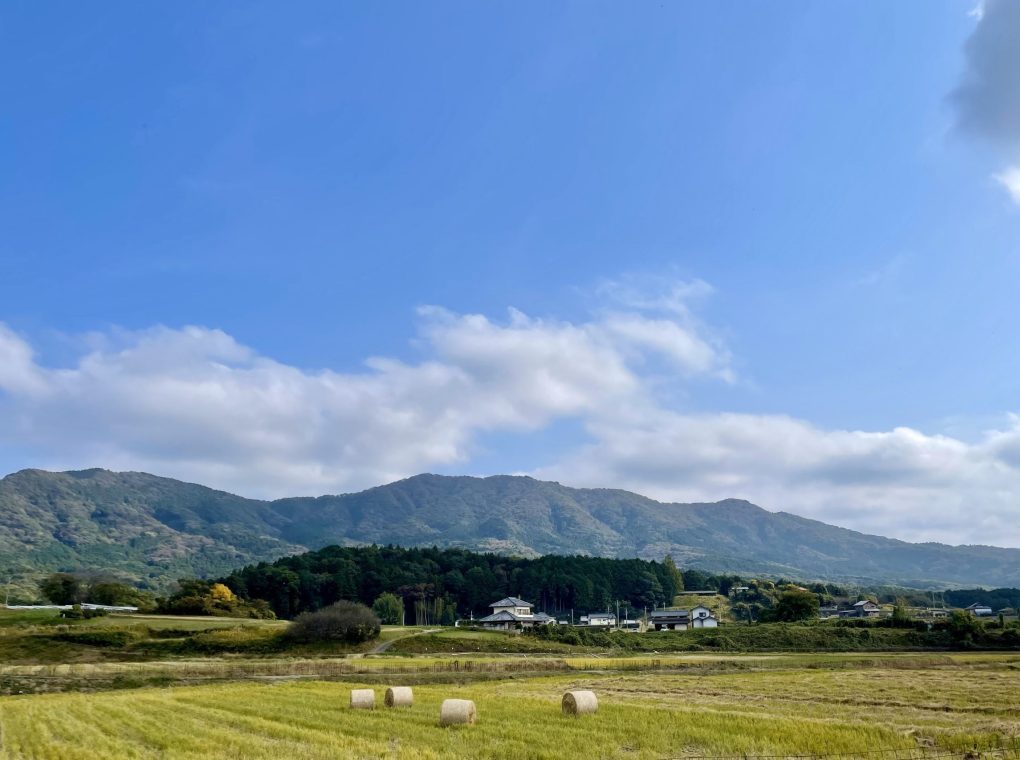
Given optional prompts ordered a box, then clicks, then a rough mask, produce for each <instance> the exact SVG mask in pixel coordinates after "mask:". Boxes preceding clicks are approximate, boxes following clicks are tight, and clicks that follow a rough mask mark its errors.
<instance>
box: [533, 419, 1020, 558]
mask: <svg viewBox="0 0 1020 760" xmlns="http://www.w3.org/2000/svg"><path fill="white" fill-rule="evenodd" d="M590 430H591V433H592V435H593V437H594V439H595V440H594V442H593V443H591V444H590V445H588V446H586V447H584V448H583V449H582V450H581V451H578V452H575V453H574V454H573V455H572V456H571V457H569V458H567V459H566V460H564V461H563V462H561V463H559V464H557V465H555V466H551V467H548V468H544V469H543V470H542V471H540V472H539V473H538V474H539V475H540V476H544V477H550V478H555V479H558V480H561V481H563V482H567V483H573V484H585V485H591V486H609V485H612V486H614V487H620V488H630V489H633V490H638V491H641V492H642V493H646V494H648V495H650V496H653V497H655V498H659V499H662V500H665V501H712V500H717V499H722V498H726V497H742V498H746V499H748V500H750V501H754V502H756V503H758V504H761V505H763V506H766V507H768V508H771V509H781V510H783V511H789V512H793V513H795V514H799V515H802V516H806V517H813V518H815V519H819V520H823V521H826V522H831V523H836V524H840V525H845V526H847V527H852V528H856V529H858V530H863V531H865V532H872V533H879V534H883V535H893V536H898V537H902V538H906V539H909V540H941V541H948V542H951V543H967V542H971V543H988V544H998V545H1002V544H1003V543H1006V544H1010V545H1020V527H1018V526H1017V524H1016V494H1017V493H1020V420H1018V419H1016V418H1011V420H1010V424H1009V425H1008V426H1007V428H1006V429H1005V430H1001V431H993V432H990V433H988V434H986V435H985V437H984V439H983V440H982V441H981V442H979V443H977V444H968V443H964V442H962V441H959V440H956V439H953V438H949V437H946V436H939V435H925V434H923V433H921V432H918V431H916V430H911V429H909V428H896V429H894V430H892V431H889V432H864V431H846V430H823V429H820V428H818V427H816V426H814V425H811V424H810V423H808V422H805V421H803V420H797V419H792V418H790V417H785V416H774V415H753V414H702V415H686V414H679V413H675V412H663V411H662V410H658V411H657V412H656V413H655V414H652V415H647V416H645V417H644V418H643V419H638V418H635V417H631V418H629V419H627V420H618V419H613V418H611V417H607V418H605V419H600V420H598V421H595V422H593V423H592V424H591V425H590Z"/></svg>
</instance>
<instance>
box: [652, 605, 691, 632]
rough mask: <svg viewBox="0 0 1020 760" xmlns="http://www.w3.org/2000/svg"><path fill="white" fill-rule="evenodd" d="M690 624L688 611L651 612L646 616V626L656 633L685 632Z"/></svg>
mask: <svg viewBox="0 0 1020 760" xmlns="http://www.w3.org/2000/svg"><path fill="white" fill-rule="evenodd" d="M690 623H691V611H690V610H652V612H651V613H649V615H648V624H649V625H650V626H651V627H652V628H654V629H655V630H656V631H686V630H687V628H688V626H689V625H690Z"/></svg>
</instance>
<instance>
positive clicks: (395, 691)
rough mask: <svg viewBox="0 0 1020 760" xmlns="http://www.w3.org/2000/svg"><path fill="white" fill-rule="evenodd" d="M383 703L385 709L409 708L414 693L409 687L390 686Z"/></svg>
mask: <svg viewBox="0 0 1020 760" xmlns="http://www.w3.org/2000/svg"><path fill="white" fill-rule="evenodd" d="M383 702H384V703H385V704H386V706H387V707H410V706H411V704H412V703H413V702H414V692H413V691H411V687H410V686H391V687H390V688H388V689H387V690H386V696H385V697H384V698H383Z"/></svg>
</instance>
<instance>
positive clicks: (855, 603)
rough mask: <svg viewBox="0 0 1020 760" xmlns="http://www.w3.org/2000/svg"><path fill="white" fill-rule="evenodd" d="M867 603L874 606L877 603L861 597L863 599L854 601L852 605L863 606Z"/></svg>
mask: <svg viewBox="0 0 1020 760" xmlns="http://www.w3.org/2000/svg"><path fill="white" fill-rule="evenodd" d="M868 604H870V605H872V606H874V607H877V606H878V605H877V604H875V603H874V602H873V601H871V600H870V599H863V600H861V601H859V602H854V607H863V606H865V605H868Z"/></svg>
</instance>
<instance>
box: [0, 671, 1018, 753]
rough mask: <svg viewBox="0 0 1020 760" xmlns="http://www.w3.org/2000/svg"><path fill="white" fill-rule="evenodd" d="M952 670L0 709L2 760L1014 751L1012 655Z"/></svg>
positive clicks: (551, 680)
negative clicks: (570, 708) (446, 723)
mask: <svg viewBox="0 0 1020 760" xmlns="http://www.w3.org/2000/svg"><path fill="white" fill-rule="evenodd" d="M380 659H381V658H380ZM784 659H785V658H784ZM954 660H957V661H955V662H954ZM954 660H949V659H947V660H946V661H944V662H943V663H942V664H939V665H937V666H935V667H932V668H926V667H921V666H920V665H919V663H917V662H915V663H914V665H915V666H914V667H904V666H903V664H904V663H899V665H900V667H895V666H894V667H879V666H876V665H875V664H874V663H871V664H869V666H868V667H866V668H862V669H853V668H847V667H839V668H834V669H826V668H820V667H817V665H818V661H817V658H810V657H805V658H804V664H810V665H811V667H798V666H796V665H793V666H791V665H790V663H785V667H782V668H777V669H765V670H755V671H748V672H744V671H734V672H711V671H705V672H699V671H697V670H695V671H692V672H683V671H677V672H640V671H637V672H626V673H610V672H599V673H594V672H593V673H589V674H586V673H577V672H575V673H568V674H560V675H554V676H540V677H525V678H515V679H512V680H503V681H496V682H492V681H490V682H484V683H472V684H468V685H459V686H458V685H448V684H431V685H416V686H415V704H414V706H413V707H412V708H410V709H408V710H401V711H392V710H376V711H353V710H350V709H349V708H348V707H347V703H348V697H349V693H350V690H351V689H352V688H375V689H377V690H379V692H380V694H381V693H382V691H383V690H384V689H385V686H381V687H380V686H379V685H375V686H371V685H365V684H357V683H331V682H324V681H297V682H293V681H292V682H282V683H251V682H249V683H231V684H216V685H207V686H197V687H195V686H188V687H176V688H162V689H150V688H147V689H137V690H132V691H119V692H106V693H100V694H53V695H36V696H26V697H4V698H0V741H2V744H0V758H3V760H14V758H19V760H20V758H39V759H40V760H51V759H55V758H69V759H73V758H83V759H84V758H97V757H116V758H121V757H123V758H157V757H159V758H169V759H171V760H176V759H178V758H182V759H183V758H196V759H197V758H228V757H231V758H237V757H244V758H274V760H278V759H279V758H327V757H331V758H332V757H344V758H346V757H354V758H357V757H365V758H369V757H371V758H376V757H392V758H412V759H418V758H489V757H493V758H495V757H498V758H509V759H510V760H513V759H514V758H535V759H536V760H542V759H543V758H550V759H551V758H557V759H558V758H564V757H609V758H662V757H678V756H684V755H687V756H695V755H743V754H747V755H779V756H789V755H803V754H832V753H845V754H848V755H867V754H871V753H873V752H874V750H879V749H895V750H908V749H913V748H918V747H935V748H946V749H950V750H956V751H960V752H962V751H963V750H965V749H969V748H971V747H974V746H975V745H977V746H981V747H988V746H994V745H1000V744H1003V743H1007V744H1008V743H1009V742H1011V741H1018V740H1020V704H1018V702H1017V700H1016V697H1015V695H1016V693H1017V689H1018V687H1020V671H1018V670H1016V669H1015V667H1014V665H1015V662H1014V660H1015V658H1009V657H1000V658H998V659H996V658H995V657H994V656H981V655H979V656H977V657H973V658H968V657H960V658H954ZM894 662H896V658H890V664H892V663H894ZM568 689H592V690H594V691H595V692H596V694H598V697H599V712H598V714H596V715H592V716H584V717H582V718H580V719H576V718H566V717H564V716H562V714H561V712H560V698H561V697H562V695H563V693H564V691H566V690H568ZM448 697H456V698H463V699H471V700H473V701H474V702H475V703H476V705H477V707H478V723H477V724H476V725H475V726H471V727H459V728H455V729H441V728H439V727H438V726H437V725H436V723H437V718H438V715H439V705H440V703H441V702H442V700H443V699H444V698H448ZM864 750H866V751H867V752H864Z"/></svg>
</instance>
